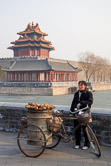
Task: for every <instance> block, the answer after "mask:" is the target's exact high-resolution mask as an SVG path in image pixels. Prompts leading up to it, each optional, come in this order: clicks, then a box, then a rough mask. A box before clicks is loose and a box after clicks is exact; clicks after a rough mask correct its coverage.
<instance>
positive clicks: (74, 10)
mask: <svg viewBox="0 0 111 166" xmlns="http://www.w3.org/2000/svg"><path fill="white" fill-rule="evenodd" d="M32 22H34V24H36V23H38V24H39V27H40V29H41V31H42V32H45V33H47V34H48V36H46V37H45V39H46V40H48V41H51V43H52V46H54V48H55V50H54V51H51V52H50V57H51V58H56V59H65V60H73V61H77V60H78V57H79V54H81V53H85V52H91V53H94V55H95V56H101V57H102V58H106V59H109V60H111V0H19V1H18V0H0V58H10V57H13V51H12V50H9V49H7V47H9V46H12V44H11V43H10V42H12V41H15V40H17V39H18V38H19V35H18V34H17V33H18V32H20V31H24V30H25V29H26V27H27V25H28V24H29V23H32Z"/></svg>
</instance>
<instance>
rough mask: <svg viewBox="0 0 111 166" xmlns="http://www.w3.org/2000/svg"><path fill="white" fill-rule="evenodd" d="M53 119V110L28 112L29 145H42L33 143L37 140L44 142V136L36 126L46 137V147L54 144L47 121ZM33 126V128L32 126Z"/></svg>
mask: <svg viewBox="0 0 111 166" xmlns="http://www.w3.org/2000/svg"><path fill="white" fill-rule="evenodd" d="M51 117H52V110H43V111H41V110H37V111H36V110H34V111H33V110H31V111H29V110H28V112H27V126H28V127H27V138H28V141H27V143H28V144H29V145H41V144H42V141H41V142H37V141H33V140H36V139H39V140H43V138H42V137H43V135H42V134H41V132H40V130H38V129H37V127H36V126H38V127H40V129H41V130H42V131H43V132H44V134H45V136H46V140H47V143H46V145H49V144H52V132H51V131H50V130H48V127H47V120H48V119H50V118H51ZM31 125H32V126H31ZM30 140H31V141H30Z"/></svg>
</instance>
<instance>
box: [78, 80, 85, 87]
mask: <svg viewBox="0 0 111 166" xmlns="http://www.w3.org/2000/svg"><path fill="white" fill-rule="evenodd" d="M80 84H81V85H85V86H87V83H86V81H79V82H78V85H80Z"/></svg>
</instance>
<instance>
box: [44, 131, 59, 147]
mask: <svg viewBox="0 0 111 166" xmlns="http://www.w3.org/2000/svg"><path fill="white" fill-rule="evenodd" d="M60 141H61V136H60V135H59V134H58V133H57V132H53V133H52V144H50V145H46V149H52V148H55V147H56V146H57V145H58V144H59V143H60Z"/></svg>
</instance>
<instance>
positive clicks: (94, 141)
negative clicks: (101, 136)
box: [86, 125, 101, 157]
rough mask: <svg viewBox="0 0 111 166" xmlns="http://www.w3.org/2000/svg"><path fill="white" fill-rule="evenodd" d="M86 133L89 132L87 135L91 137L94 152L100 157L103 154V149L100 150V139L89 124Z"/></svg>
mask: <svg viewBox="0 0 111 166" xmlns="http://www.w3.org/2000/svg"><path fill="white" fill-rule="evenodd" d="M86 133H87V136H88V138H89V142H90V145H91V147H92V149H93V150H94V153H95V154H96V155H97V156H98V157H100V156H101V150H100V146H99V143H98V140H97V138H96V136H95V134H94V132H93V130H92V129H91V127H90V126H89V125H87V127H86Z"/></svg>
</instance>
